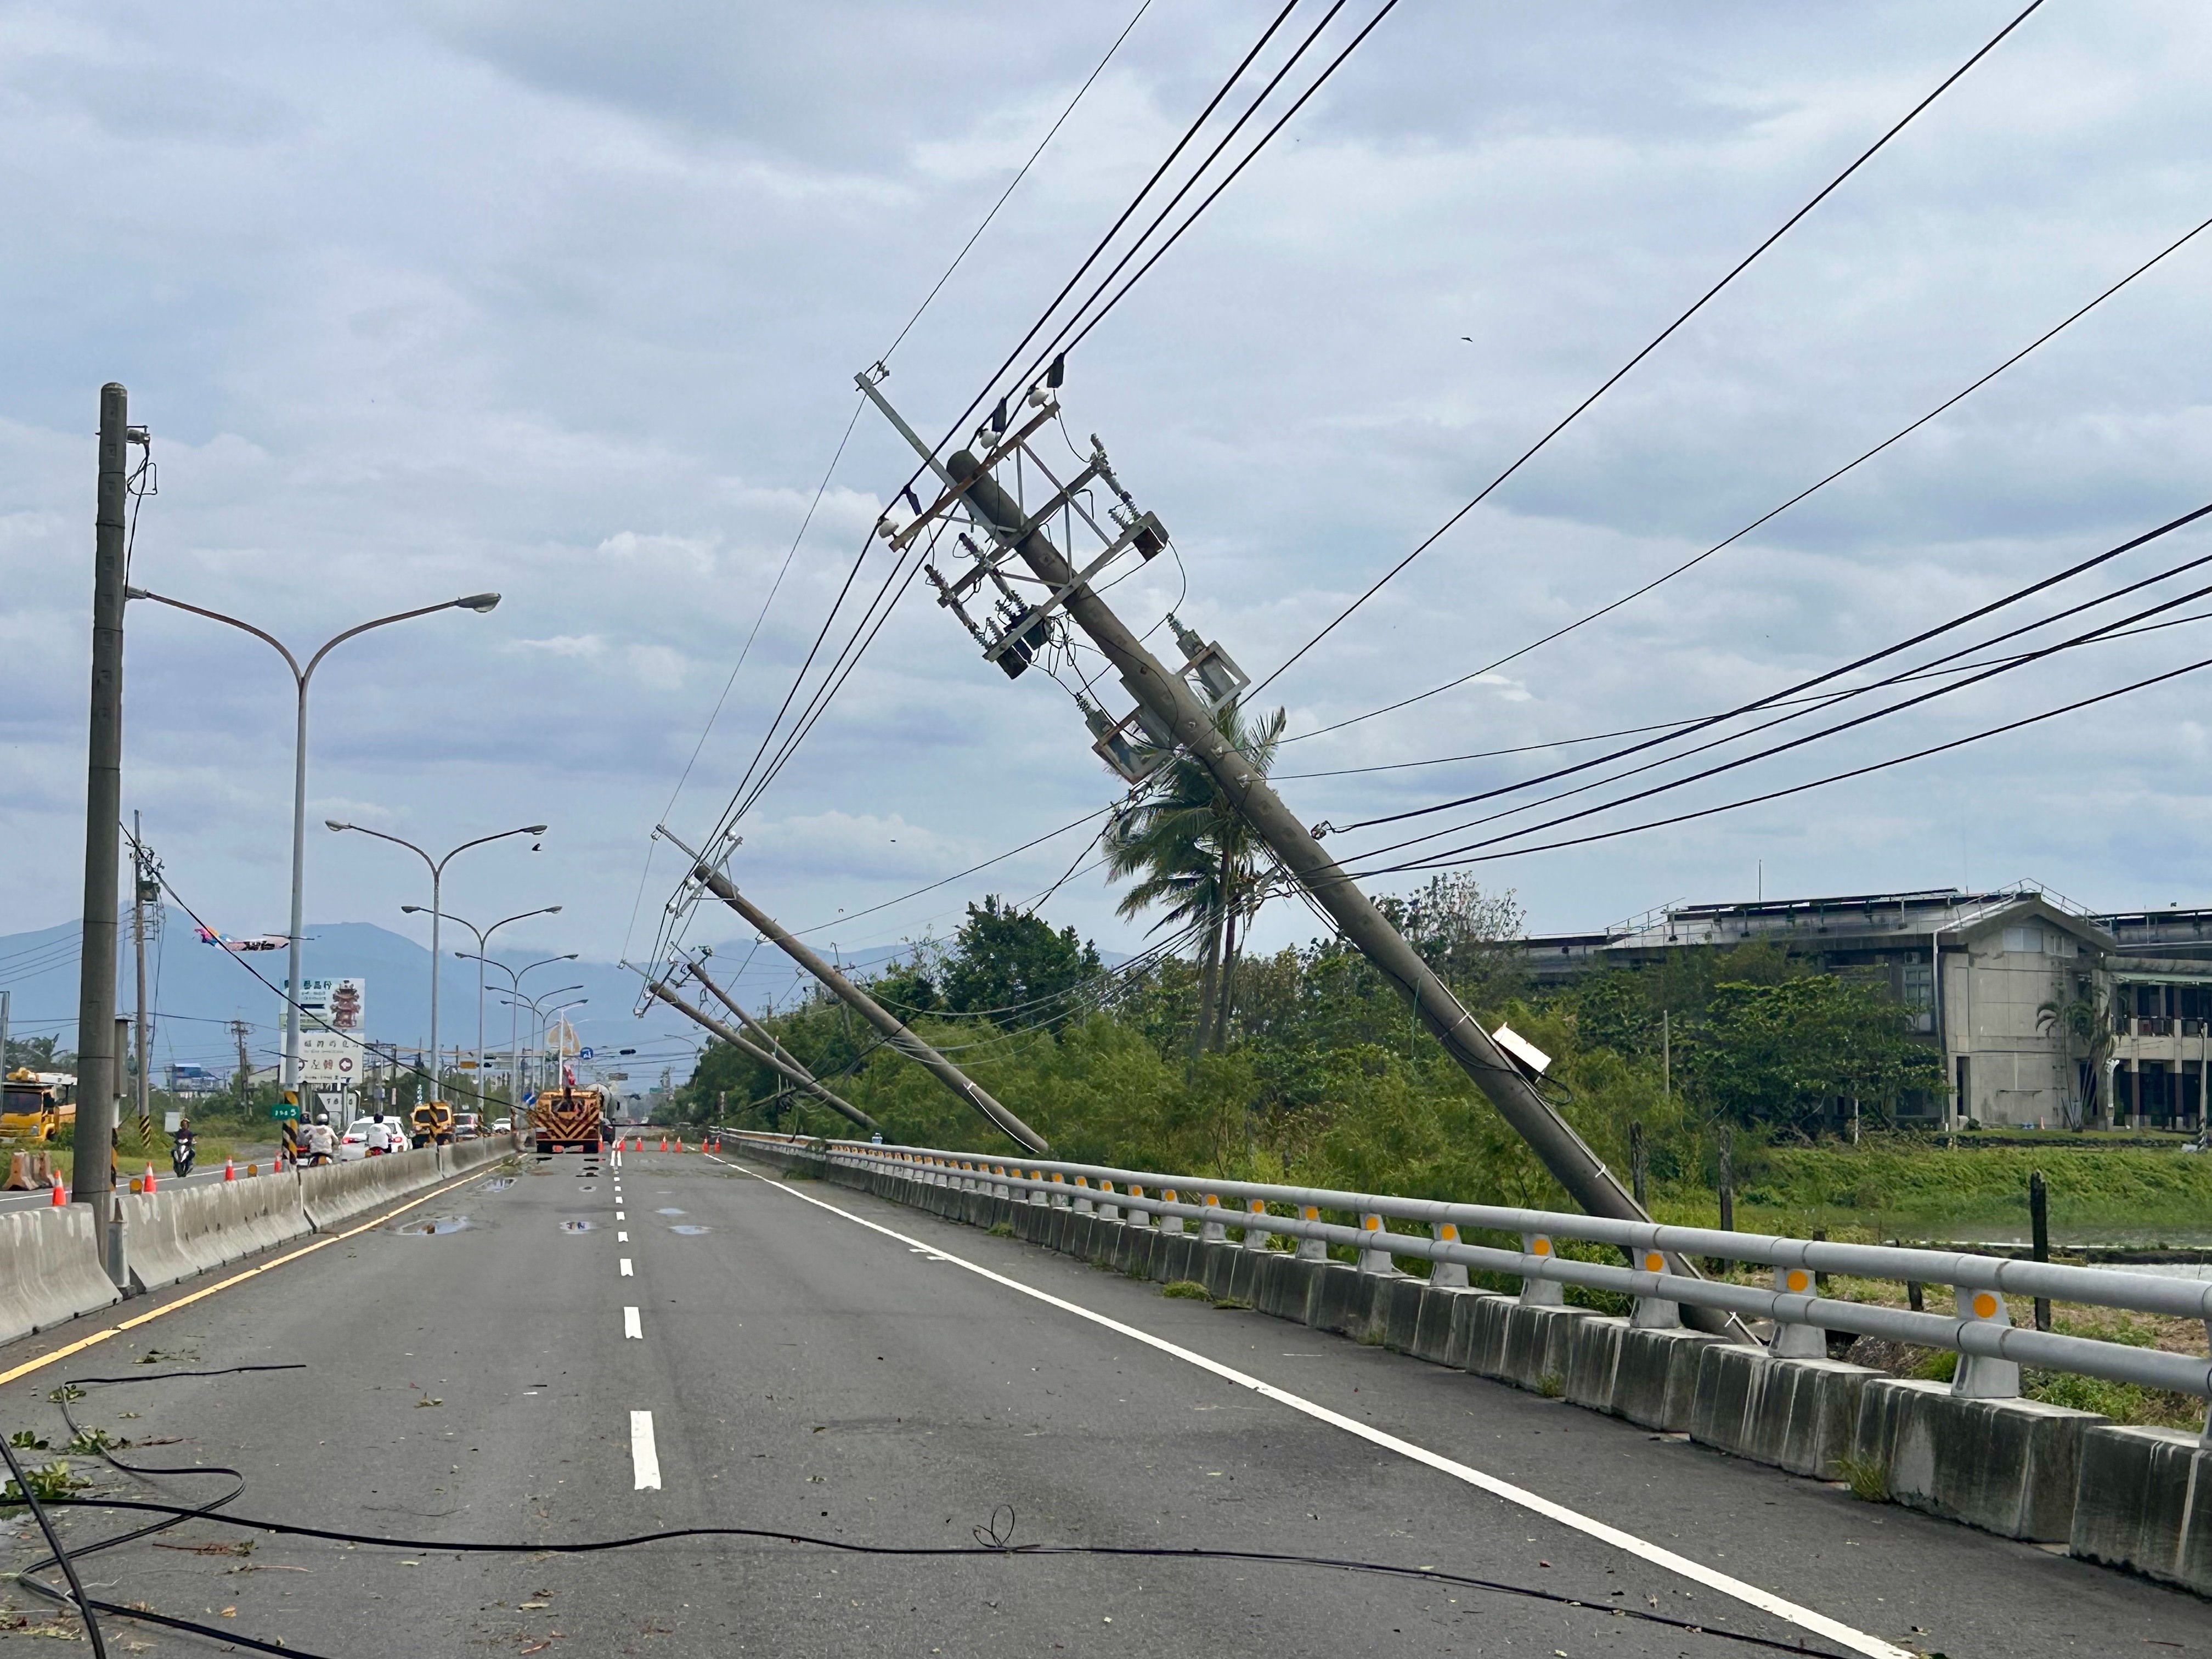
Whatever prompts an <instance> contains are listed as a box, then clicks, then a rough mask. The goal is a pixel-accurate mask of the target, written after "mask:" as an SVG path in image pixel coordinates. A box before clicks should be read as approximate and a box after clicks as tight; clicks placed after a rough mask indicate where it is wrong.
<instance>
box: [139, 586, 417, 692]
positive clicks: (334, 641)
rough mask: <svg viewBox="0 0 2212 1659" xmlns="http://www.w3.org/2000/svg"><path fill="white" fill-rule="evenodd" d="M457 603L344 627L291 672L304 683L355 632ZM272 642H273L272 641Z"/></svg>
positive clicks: (403, 620)
mask: <svg viewBox="0 0 2212 1659" xmlns="http://www.w3.org/2000/svg"><path fill="white" fill-rule="evenodd" d="M170 603H171V604H174V603H175V601H174V600H172V601H170ZM459 603H460V601H459V599H445V600H441V602H439V603H438V604H436V605H420V606H417V607H416V609H415V610H412V611H398V612H395V613H394V614H393V615H392V616H389V617H378V618H377V619H376V620H375V621H374V622H365V623H361V624H360V625H359V626H358V627H354V628H349V629H346V631H345V632H344V633H343V634H337V635H332V636H331V638H330V639H328V640H325V641H324V642H323V648H322V649H321V650H319V651H318V652H316V653H315V654H314V655H313V656H312V657H310V658H308V659H307V666H306V667H305V668H301V667H300V666H299V665H296V664H295V665H294V666H293V670H292V671H293V672H294V673H295V674H297V675H299V677H300V678H301V682H302V683H303V684H304V683H305V682H306V680H307V677H308V676H309V675H311V674H313V672H314V671H315V665H316V664H317V663H319V662H320V661H322V659H324V658H325V657H327V656H329V655H330V654H331V652H333V651H335V650H336V649H337V647H340V646H342V645H343V644H344V643H345V642H346V641H348V640H349V639H351V638H352V637H353V636H354V635H356V634H366V633H368V630H369V629H372V628H382V627H384V626H386V624H387V623H401V622H410V621H412V620H413V619H414V618H415V617H427V616H429V615H430V614H431V613H433V612H434V611H451V610H452V609H453V607H454V606H456V605H459ZM202 614H203V615H212V614H213V613H212V612H203V613H202ZM224 620H225V621H228V617H226V618H224ZM243 625H244V624H242V623H241V624H240V626H243ZM257 631H258V630H257ZM263 637H264V638H266V637H267V635H263ZM272 643H273V641H272ZM284 654H285V655H287V656H289V655H291V653H290V652H289V651H288V652H286V653H284Z"/></svg>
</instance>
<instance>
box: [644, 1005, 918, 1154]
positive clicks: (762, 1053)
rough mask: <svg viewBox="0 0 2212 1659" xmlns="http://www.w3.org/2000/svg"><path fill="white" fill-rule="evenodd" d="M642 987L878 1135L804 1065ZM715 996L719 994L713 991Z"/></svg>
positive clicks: (697, 1009)
mask: <svg viewBox="0 0 2212 1659" xmlns="http://www.w3.org/2000/svg"><path fill="white" fill-rule="evenodd" d="M645 988H646V989H647V991H649V992H651V993H652V994H653V995H654V996H657V997H659V999H660V1000H662V1001H663V1002H665V1003H666V1004H667V1005H668V1006H670V1007H671V1008H673V1009H674V1010H676V1012H678V1013H679V1014H683V1015H684V1016H685V1017H686V1018H690V1019H693V1020H696V1021H697V1022H698V1023H699V1024H701V1025H703V1026H704V1027H706V1029H707V1030H710V1031H712V1032H713V1033H714V1035H715V1036H718V1037H720V1038H721V1039H722V1041H723V1042H726V1043H728V1044H729V1045H730V1047H732V1048H735V1049H736V1050H737V1051H738V1053H739V1054H750V1055H751V1056H752V1057H753V1058H754V1059H755V1060H758V1061H759V1062H760V1063H761V1064H762V1065H763V1066H767V1067H768V1068H769V1070H770V1071H772V1072H776V1073H781V1075H782V1076H784V1077H786V1078H788V1079H790V1080H791V1081H792V1083H793V1084H794V1085H797V1086H798V1087H799V1089H802V1090H804V1091H805V1092H806V1093H808V1094H810V1095H811V1096H813V1097H814V1098H815V1099H817V1100H818V1101H820V1102H821V1103H823V1105H824V1106H827V1107H828V1108H829V1109H830V1110H831V1111H833V1112H836V1113H839V1114H841V1115H843V1116H845V1117H848V1118H850V1119H851V1120H852V1121H854V1123H857V1124H859V1125H860V1127H862V1128H863V1129H866V1131H867V1132H868V1133H870V1134H874V1133H878V1129H879V1128H880V1127H881V1126H879V1125H878V1123H877V1122H876V1121H875V1119H873V1118H872V1117H870V1116H869V1115H867V1114H866V1112H864V1111H862V1110H861V1109H860V1108H859V1107H857V1106H855V1105H853V1104H852V1103H850V1102H848V1101H844V1100H841V1099H839V1098H838V1097H836V1095H833V1094H831V1093H830V1092H829V1091H828V1090H827V1089H825V1088H823V1086H822V1085H820V1084H819V1083H817V1082H816V1081H815V1080H814V1079H813V1077H812V1076H811V1074H810V1073H808V1072H807V1070H806V1068H805V1066H799V1065H798V1064H796V1063H793V1064H786V1063H785V1062H784V1061H783V1060H780V1059H778V1058H777V1057H776V1056H775V1054H770V1053H769V1051H768V1050H767V1049H765V1048H762V1047H760V1045H759V1044H757V1043H754V1042H747V1041H746V1040H745V1039H744V1037H743V1036H739V1035H738V1032H737V1031H736V1030H734V1029H733V1028H732V1027H731V1026H728V1025H726V1024H723V1023H722V1022H721V1021H720V1020H719V1019H716V1018H714V1016H713V1015H712V1014H710V1013H708V1012H707V1011H706V1010H705V1009H703V1008H700V1007H697V1006H694V1005H693V1004H692V1003H691V1002H690V1001H689V1000H687V999H685V998H683V997H680V996H678V995H677V994H676V993H675V992H673V991H671V990H670V989H669V988H668V987H667V986H665V985H664V984H663V983H661V981H659V980H657V979H647V981H645ZM713 988H714V987H712V986H709V987H708V989H710V990H712V989H713ZM715 994H717V995H720V992H716V993H715Z"/></svg>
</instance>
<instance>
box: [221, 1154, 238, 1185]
mask: <svg viewBox="0 0 2212 1659" xmlns="http://www.w3.org/2000/svg"><path fill="white" fill-rule="evenodd" d="M222 1178H223V1179H224V1180H225V1181H235V1180H237V1179H238V1165H237V1164H234V1163H232V1162H231V1161H230V1160H229V1159H228V1158H225V1159H223V1161H222Z"/></svg>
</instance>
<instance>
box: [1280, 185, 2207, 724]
mask: <svg viewBox="0 0 2212 1659" xmlns="http://www.w3.org/2000/svg"><path fill="white" fill-rule="evenodd" d="M2207 229H2212V219H2207V220H2204V221H2203V222H2201V223H2199V224H2197V225H2196V226H2193V227H2192V228H2190V229H2189V230H2187V231H2185V232H2184V233H2183V234H2181V235H2180V236H2179V238H2177V239H2176V240H2173V241H2171V242H2169V243H2167V244H2166V246H2164V247H2162V248H2160V250H2159V251H2158V252H2156V253H2154V254H2153V255H2151V257H2150V258H2148V259H2146V260H2144V261H2143V262H2142V264H2139V265H2137V266H2136V268H2135V269H2134V270H2130V272H2128V274H2127V275H2126V276H2123V277H2121V278H2120V279H2119V281H2118V282H2116V283H2113V284H2112V286H2111V287H2110V288H2107V289H2105V291H2104V292H2103V293H2101V294H2100V295H2097V296H2096V297H2095V298H2094V299H2093V300H2091V301H2089V302H2088V303H2087V305H2085V306H2082V307H2081V308H2080V309H2078V310H2076V311H2075V312H2073V313H2070V314H2069V315H2068V316H2067V317H2065V318H2064V319H2062V320H2061V321H2059V322H2058V323H2057V324H2055V325H2052V326H2051V328H2048V329H2046V330H2045V331H2044V332H2042V333H2041V334H2039V335H2038V336H2036V337H2035V338H2034V339H2033V340H2031V341H2029V342H2028V343H2027V344H2026V345H2024V346H2022V347H2021V349H2019V350H2017V351H2015V352H2014V353H2013V354H2012V356H2009V357H2008V358H2006V359H2005V360H2004V361H2003V362H2001V363H1999V364H1998V365H1997V366H1996V368H1992V369H1990V371H1989V373H1987V374H1984V375H1982V376H1981V377H1980V378H1979V379H1978V380H1974V381H1973V382H1972V384H1970V385H1968V386H1966V387H1964V388H1963V389H1961V390H1960V391H1959V392H1954V393H1953V394H1952V395H1951V396H1950V397H1948V398H1945V399H1944V400H1943V401H1942V403H1940V404H1936V407H1935V408H1933V409H1931V410H1929V411H1928V412H1927V413H1926V414H1924V415H1923V416H1920V417H1919V418H1918V419H1917V420H1915V421H1912V422H1909V423H1907V424H1906V425H1905V426H1901V427H1899V428H1898V429H1897V430H1896V431H1894V432H1893V433H1891V434H1890V435H1889V436H1887V438H1884V439H1883V440H1882V441H1881V442H1880V443H1878V444H1876V445H1875V446H1874V447H1872V448H1871V449H1868V450H1864V451H1862V452H1861V453H1859V454H1858V455H1857V456H1855V457H1853V458H1852V459H1850V460H1848V461H1846V462H1844V464H1843V465H1841V466H1839V467H1838V468H1837V469H1836V470H1835V471H1832V472H1831V473H1829V474H1827V475H1826V477H1822V478H1820V479H1817V480H1815V481H1814V483H1809V484H1808V485H1806V486H1805V488H1804V489H1801V490H1799V491H1798V492H1797V493H1796V495H1792V496H1790V499H1789V500H1788V501H1784V502H1783V503H1782V504H1781V505H1780V506H1778V507H1771V508H1769V509H1768V510H1767V511H1766V512H1765V513H1760V514H1759V517H1757V518H1755V519H1753V520H1752V521H1751V522H1750V523H1749V524H1747V525H1746V526H1743V528H1741V530H1738V531H1736V532H1735V533H1734V534H1733V535H1730V536H1727V537H1724V538H1722V539H1721V540H1719V541H1717V542H1715V543H1714V544H1712V545H1711V547H1709V548H1707V549H1706V550H1705V551H1704V552H1702V553H1699V554H1698V555H1696V556H1693V557H1692V558H1688V559H1685V560H1684V561H1683V562H1681V563H1680V564H1678V565H1676V566H1675V567H1674V568H1673V569H1671V570H1668V571H1666V572H1664V573H1662V574H1660V575H1657V576H1655V577H1653V578H1652V579H1651V580H1650V581H1648V582H1646V583H1644V585H1643V586H1641V587H1638V588H1635V589H1633V590H1632V591H1631V592H1626V593H1624V594H1622V595H1621V596H1620V598H1619V599H1614V600H1613V601H1611V602H1610V603H1608V604H1606V605H1600V606H1599V607H1598V608H1597V609H1596V610H1595V611H1589V612H1586V613H1585V614H1583V616H1580V617H1576V618H1575V620H1574V621H1572V622H1571V623H1566V624H1565V626H1563V627H1559V628H1555V629H1553V630H1552V631H1551V632H1550V633H1548V634H1547V635H1543V636H1542V637H1541V639H1534V640H1531V641H1528V644H1526V645H1524V646H1522V647H1519V648H1518V649H1517V650H1514V651H1510V652H1508V653H1506V654H1505V655H1504V656H1502V657H1500V658H1498V659H1497V660H1496V661H1494V662H1492V663H1488V664H1486V665H1484V666H1482V667H1480V668H1477V669H1473V670H1470V671H1468V672H1467V673H1464V674H1461V675H1458V676H1456V677H1455V678H1451V679H1449V680H1446V681H1445V682H1444V683H1443V684H1441V685H1434V686H1431V687H1430V688H1429V689H1428V690H1425V691H1417V692H1415V693H1414V694H1413V696H1410V697H1401V698H1400V699H1399V700H1398V701H1397V702H1391V703H1385V704H1384V705H1383V707H1382V708H1370V709H1369V710H1368V711H1367V712H1366V713H1365V714H1353V715H1351V716H1349V717H1347V718H1346V719H1344V720H1334V721H1332V722H1330V723H1329V724H1328V725H1327V726H1316V727H1315V728H1314V729H1313V730H1312V731H1310V732H1297V733H1296V734H1294V735H1292V736H1291V737H1287V738H1283V739H1282V741H1283V742H1285V743H1300V742H1304V740H1305V739H1306V738H1317V737H1320V736H1322V734H1323V733H1324V732H1340V731H1342V730H1343V729H1344V728H1345V727H1346V726H1357V725H1358V723H1359V722H1360V721H1362V720H1374V719H1376V718H1377V717H1378V716H1381V715H1383V714H1395V713H1397V711H1398V710H1400V709H1401V708H1411V707H1412V706H1413V704H1415V703H1417V702H1426V701H1427V700H1428V699H1429V698H1431V697H1434V696H1441V695H1443V693H1444V692H1446V691H1450V690H1455V689H1456V688H1458V687H1460V686H1462V685H1465V684H1468V682H1469V681H1471V680H1479V679H1480V678H1482V677H1483V676H1484V675H1486V674H1494V673H1496V672H1497V671H1498V670H1499V669H1501V668H1504V667H1505V666H1506V665H1508V664H1510V663H1513V662H1516V661H1518V660H1519V659H1521V658H1522V657H1525V656H1527V655H1528V653H1530V652H1532V651H1535V650H1538V649H1541V647H1544V646H1547V645H1549V644H1551V643H1552V642H1553V641H1555V640H1559V639H1564V638H1565V636H1566V635H1569V634H1571V633H1573V632H1574V631H1575V630H1576V629H1579V628H1583V627H1586V626H1588V625H1589V623H1594V622H1596V621H1598V620H1599V619H1600V618H1601V617H1608V616H1611V615H1612V614H1613V612H1614V611H1618V610H1620V608H1621V607H1622V606H1624V605H1631V604H1633V603H1634V602H1635V601H1636V600H1638V599H1642V598H1643V597H1644V595H1645V594H1646V593H1649V592H1651V591H1652V590H1653V589H1654V588H1656V587H1661V586H1664V585H1665V584H1667V583H1668V582H1670V581H1672V580H1674V578H1675V577H1677V576H1679V575H1681V574H1683V573H1684V572H1685V571H1688V570H1692V569H1695V568H1697V567H1698V566H1699V565H1701V564H1703V563H1704V562H1705V561H1706V560H1707V559H1710V558H1711V557H1712V556H1714V555H1715V554H1717V553H1719V552H1722V551H1723V550H1726V549H1728V548H1729V547H1732V546H1734V545H1735V544H1736V543H1738V542H1740V541H1741V540H1742V539H1743V538H1745V537H1746V536H1748V535H1750V534H1751V533H1752V532H1753V531H1755V530H1758V529H1759V528H1760V527H1761V526H1765V525H1766V524H1769V523H1771V522H1772V521H1773V520H1776V519H1778V518H1780V517H1781V516H1782V515H1783V514H1784V513H1787V512H1788V511H1789V510H1790V508H1791V507H1796V506H1797V505H1798V504H1799V503H1800V502H1802V501H1805V500H1806V499H1807V498H1808V497H1809V496H1811V495H1815V494H1817V493H1818V492H1820V490H1822V489H1826V488H1827V487H1828V486H1829V485H1830V484H1832V483H1835V482H1836V481H1837V480H1838V478H1841V477H1844V474H1846V473H1848V472H1850V471H1854V470H1856V469H1857V468H1858V467H1859V466H1861V465H1863V464H1864V463H1866V462H1868V461H1870V460H1872V459H1874V458H1875V456H1877V455H1879V454H1881V453H1882V452H1883V451H1884V450H1887V449H1888V448H1890V447H1892V446H1893V445H1894V444H1897V443H1899V442H1900V441H1903V440H1904V439H1905V438H1907V437H1910V436H1911V435H1912V434H1913V433H1915V432H1917V431H1918V430H1919V429H1920V428H1922V427H1923V426H1926V425H1927V424H1928V423H1929V422H1930V421H1932V420H1935V419H1936V417H1937V416H1940V415H1942V414H1943V413H1945V412H1946V411H1947V410H1950V409H1953V408H1954V407H1956V406H1957V405H1958V404H1961V403H1963V402H1965V401H1966V399H1967V398H1970V397H1972V395H1973V394H1974V393H1975V392H1978V391H1980V390H1981V389H1982V388H1983V387H1984V386H1987V385H1988V384H1989V383H1990V381H1991V380H1996V378H1997V376H1998V375H2000V374H2003V373H2004V372H2005V371H2006V370H2007V369H2008V368H2012V367H2013V366H2014V365H2015V364H2016V363H2018V362H2021V359H2023V358H2025V357H2027V356H2028V355H2029V354H2030V353H2032V352H2033V351H2034V350H2035V349H2037V348H2038V347H2039V346H2043V345H2045V344H2048V343H2050V342H2051V340H2053V339H2056V338H2057V337H2058V336H2059V335H2060V334H2062V333H2063V332H2064V331H2066V330H2067V329H2068V328H2069V327H2071V326H2072V325H2074V324H2075V323H2077V322H2079V321H2081V319H2082V318H2084V317H2086V316H2087V315H2088V314H2089V313H2091V312H2093V311H2094V310H2095V309H2096V308H2097V307H2099V306H2100V305H2102V304H2104V302H2105V301H2107V300H2109V299H2111V298H2112V296H2113V295H2115V294H2118V292H2119V291H2120V290H2121V289H2124V288H2125V287H2127V285H2128V284H2129V283H2132V282H2134V281H2135V279H2136V277H2138V276H2142V274H2143V273H2144V272H2145V271H2147V270H2150V269H2151V267H2152V266H2154V265H2155V264H2158V263H2159V262H2160V260H2162V259H2164V258H2166V256H2167V255H2168V254H2171V253H2174V252H2179V250H2180V248H2181V247H2182V246H2184V245H2185V244H2186V243H2188V242H2189V241H2191V240H2192V239H2194V238H2195V237H2196V236H2197V234H2199V233H2201V232H2203V231H2204V230H2207ZM1285 666H1288V665H1287V664H1286V665H1285Z"/></svg>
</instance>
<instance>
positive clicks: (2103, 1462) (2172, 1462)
mask: <svg viewBox="0 0 2212 1659" xmlns="http://www.w3.org/2000/svg"><path fill="white" fill-rule="evenodd" d="M2208 1493H2212V1446H2208V1445H2206V1444H2204V1443H2203V1441H2202V1440H2200V1439H2199V1438H2198V1437H2197V1436H2196V1435H2194V1434H2191V1433H2189V1432H2187V1431H2183V1430H2179V1429H2128V1428H2121V1427H2118V1425H2110V1424H2107V1425H2103V1426H2100V1427H2098V1428H2093V1429H2091V1430H2089V1431H2087V1432H2086V1433H2085V1434H2083V1435H2082V1437H2081V1484H2080V1487H2079V1491H2078V1493H2077V1495H2076V1498H2075V1504H2074V1519H2073V1528H2072V1535H2071V1538H2070V1540H2069V1543H2068V1546H2067V1553H2069V1554H2071V1555H2075V1556H2078V1557H2080V1558H2081V1559H2082V1560H2085V1561H2100V1562H2102V1563H2104V1564H2105V1565H2106V1566H2112V1567H2124V1568H2125V1569H2126V1570H2127V1571H2130V1572H2139V1573H2141V1574H2142V1575H2143V1576H2144V1577H2146V1578H2155V1579H2157V1580H2159V1581H2160V1583H2167V1584H2179V1585H2180V1586H2181V1587H2182V1588H2184V1589H2192V1590H2195V1591H2196V1592H2197V1594H2198V1595H2212V1501H2208V1498H2207V1494H2208Z"/></svg>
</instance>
